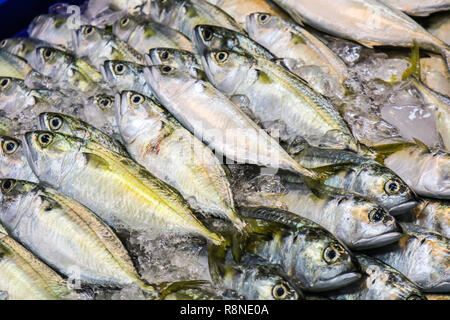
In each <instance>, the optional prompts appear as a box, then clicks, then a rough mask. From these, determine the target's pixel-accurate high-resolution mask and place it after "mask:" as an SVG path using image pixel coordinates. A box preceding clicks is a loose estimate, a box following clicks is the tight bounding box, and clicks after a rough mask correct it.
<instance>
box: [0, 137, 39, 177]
mask: <svg viewBox="0 0 450 320" xmlns="http://www.w3.org/2000/svg"><path fill="white" fill-rule="evenodd" d="M0 147H1V150H0V178H12V179H21V180H28V181H32V182H38V179H37V177H36V176H35V175H34V173H33V171H32V170H31V167H30V166H29V165H28V161H27V154H26V150H25V149H24V147H23V145H22V142H21V141H20V140H18V139H16V138H13V137H8V136H0Z"/></svg>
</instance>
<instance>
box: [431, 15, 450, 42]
mask: <svg viewBox="0 0 450 320" xmlns="http://www.w3.org/2000/svg"><path fill="white" fill-rule="evenodd" d="M427 30H428V31H429V32H430V33H431V34H432V35H434V36H435V37H437V38H439V39H441V40H442V41H444V42H445V43H446V44H448V45H450V13H449V12H443V13H441V14H437V15H433V17H432V18H430V21H429V23H428V28H427Z"/></svg>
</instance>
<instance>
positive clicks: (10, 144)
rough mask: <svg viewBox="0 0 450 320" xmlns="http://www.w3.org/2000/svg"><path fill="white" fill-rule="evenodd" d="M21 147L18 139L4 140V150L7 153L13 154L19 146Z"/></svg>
mask: <svg viewBox="0 0 450 320" xmlns="http://www.w3.org/2000/svg"><path fill="white" fill-rule="evenodd" d="M18 147H19V143H18V142H17V141H14V140H11V139H6V140H5V141H3V144H2V149H3V152H4V153H6V154H12V153H14V152H16V150H17V148H18Z"/></svg>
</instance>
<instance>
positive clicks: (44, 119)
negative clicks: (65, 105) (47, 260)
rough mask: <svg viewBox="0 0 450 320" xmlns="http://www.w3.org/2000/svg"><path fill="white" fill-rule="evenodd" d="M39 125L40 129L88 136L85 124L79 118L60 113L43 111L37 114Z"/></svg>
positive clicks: (83, 136)
mask: <svg viewBox="0 0 450 320" xmlns="http://www.w3.org/2000/svg"><path fill="white" fill-rule="evenodd" d="M39 127H40V129H41V130H48V131H52V132H60V133H65V134H68V135H72V136H76V137H80V138H86V137H88V136H89V134H88V132H87V130H88V129H87V128H86V125H85V124H84V123H83V122H82V121H81V120H80V119H77V118H73V117H71V116H68V115H65V114H62V113H56V112H43V113H41V114H39Z"/></svg>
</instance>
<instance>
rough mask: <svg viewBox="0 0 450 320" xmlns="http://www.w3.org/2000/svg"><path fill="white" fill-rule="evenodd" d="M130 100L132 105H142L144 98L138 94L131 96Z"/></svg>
mask: <svg viewBox="0 0 450 320" xmlns="http://www.w3.org/2000/svg"><path fill="white" fill-rule="evenodd" d="M130 100H131V102H132V103H133V104H140V103H142V101H144V97H143V96H141V95H140V94H137V93H135V94H133V95H132V96H131V98H130Z"/></svg>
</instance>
